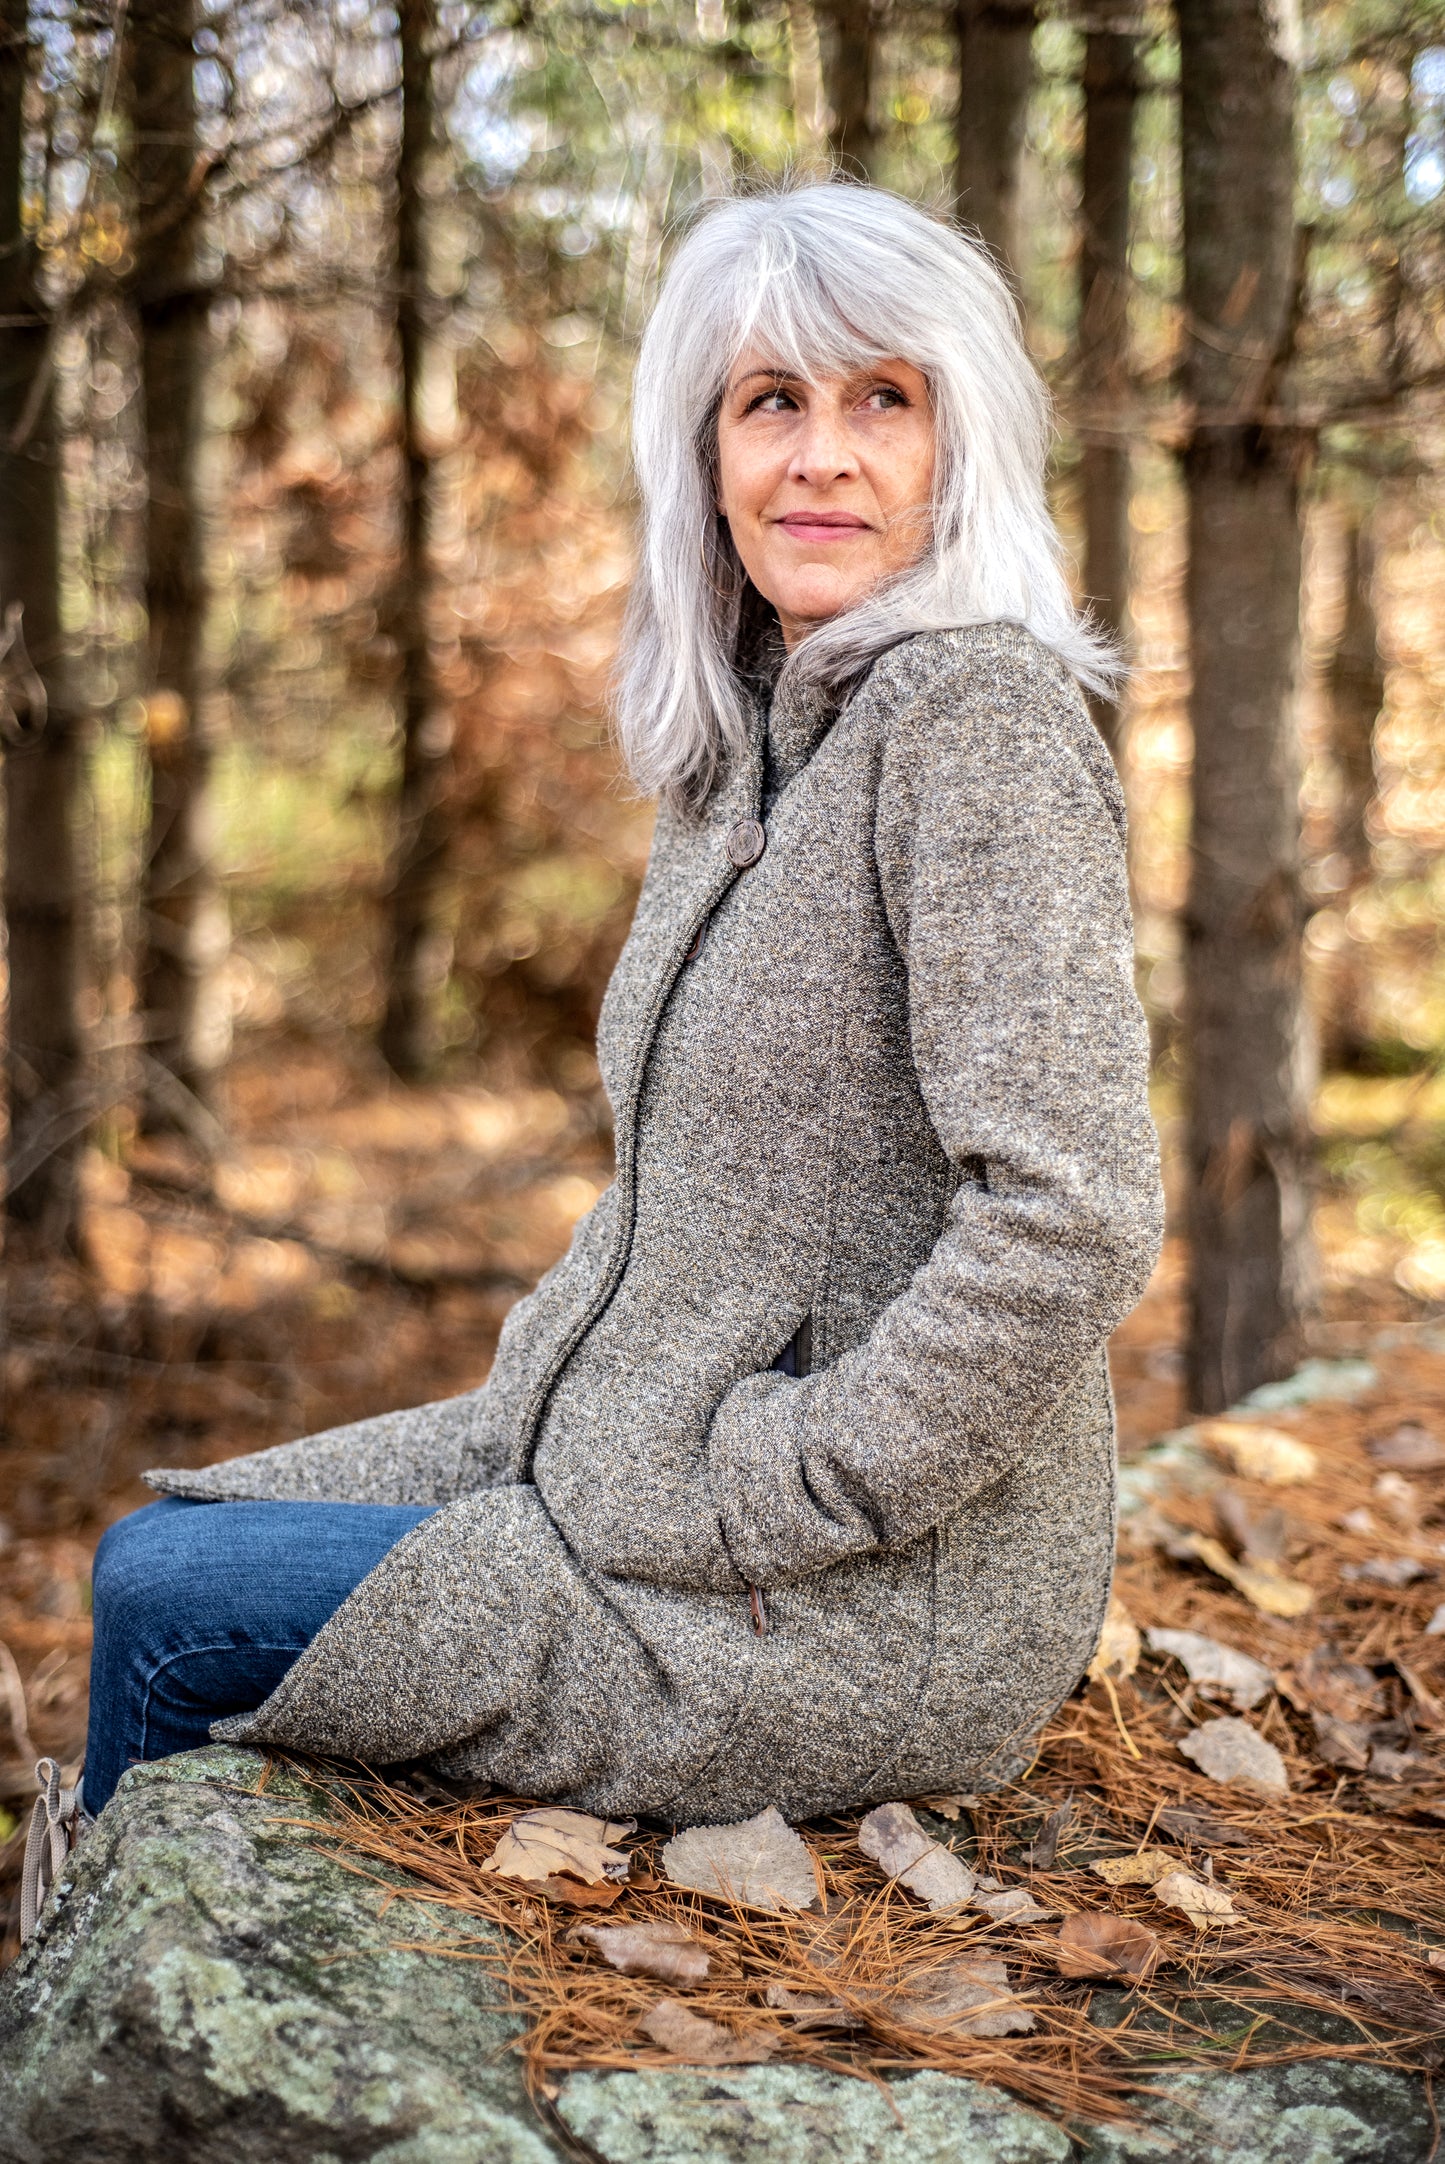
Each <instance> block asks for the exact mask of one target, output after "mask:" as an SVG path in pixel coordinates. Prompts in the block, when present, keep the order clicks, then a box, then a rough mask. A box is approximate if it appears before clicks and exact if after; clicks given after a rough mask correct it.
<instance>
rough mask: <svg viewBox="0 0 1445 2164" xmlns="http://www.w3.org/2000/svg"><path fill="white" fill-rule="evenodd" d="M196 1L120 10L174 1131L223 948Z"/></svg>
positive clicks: (164, 1060) (148, 890) (158, 1026)
mask: <svg viewBox="0 0 1445 2164" xmlns="http://www.w3.org/2000/svg"><path fill="white" fill-rule="evenodd" d="M197 17H198V0H134V4H133V5H132V7H131V9H130V13H129V19H128V47H129V50H128V52H127V56H126V57H127V61H128V63H129V75H130V97H131V122H132V131H133V141H134V217H135V221H136V236H137V238H136V249H135V255H136V269H135V272H134V276H133V283H132V291H133V295H134V302H135V310H136V317H137V326H138V334H139V345H140V367H141V392H142V400H143V405H144V413H145V450H144V458H145V467H146V476H147V492H146V575H145V604H146V614H147V618H148V621H149V625H150V655H149V671H148V692H149V699H148V724H149V725H148V729H147V743H148V748H149V753H150V781H151V811H150V832H149V835H148V838H147V846H146V856H145V865H144V871H143V876H142V886H141V956H140V970H139V977H140V1002H141V1008H142V1011H143V1015H144V1022H145V1032H146V1045H147V1051H148V1053H149V1061H148V1065H147V1075H146V1080H145V1082H144V1083H143V1088H142V1110H141V1117H142V1123H143V1125H144V1126H145V1127H147V1128H148V1129H151V1130H156V1129H166V1128H172V1129H173V1128H177V1127H180V1128H187V1129H189V1128H190V1127H191V1126H192V1124H193V1123H192V1122H191V1121H190V1120H188V1118H187V1108H188V1099H197V1100H199V1102H200V1103H201V1105H202V1106H204V1107H206V1108H207V1109H209V1108H210V1106H211V1103H212V1099H213V1095H214V1089H215V1081H216V1076H217V1073H218V1071H219V1069H220V1068H221V1067H222V1066H223V1064H224V1062H225V1059H226V1055H227V1052H228V1051H229V1049H230V1027H229V1016H228V1013H227V1009H226V1004H225V992H224V986H223V983H222V980H221V964H222V963H223V962H224V960H225V956H226V949H227V944H228V926H227V916H226V904H225V899H224V896H223V894H222V891H221V887H220V882H219V880H218V878H217V874H216V862H215V841H214V836H213V831H212V827H213V813H212V806H211V800H210V785H211V768H212V759H213V730H212V722H211V717H210V714H209V712H208V702H207V697H206V691H207V686H206V683H205V641H206V614H207V603H208V600H209V591H208V583H207V578H206V548H205V522H204V516H203V511H202V502H201V495H202V490H201V477H200V466H201V459H202V456H203V445H204V433H205V410H204V400H205V384H206V369H207V360H208V352H207V347H208V327H207V311H208V303H207V297H206V295H205V294H204V293H203V292H201V291H200V289H199V287H198V285H197V282H196V262H195V231H196V216H197V209H198V206H199V191H198V188H197V186H196V160H197V156H198V151H199V145H198V142H197V135H196V102H195V82H194V68H195V62H194V54H193V49H192V43H191V40H192V38H193V36H194V34H195V30H196V27H197Z"/></svg>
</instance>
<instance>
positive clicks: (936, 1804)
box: [918, 1796, 983, 1819]
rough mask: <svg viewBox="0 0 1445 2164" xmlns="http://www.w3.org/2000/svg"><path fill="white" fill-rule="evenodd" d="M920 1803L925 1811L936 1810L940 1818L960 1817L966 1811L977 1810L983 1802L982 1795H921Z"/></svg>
mask: <svg viewBox="0 0 1445 2164" xmlns="http://www.w3.org/2000/svg"><path fill="white" fill-rule="evenodd" d="M918 1801H919V1804H920V1805H921V1806H922V1808H923V1809H924V1810H925V1811H936V1812H937V1814H938V1816H939V1817H940V1818H950V1819H951V1818H958V1817H959V1816H960V1815H961V1814H962V1813H963V1812H964V1811H976V1810H977V1809H978V1807H979V1805H980V1803H982V1801H983V1798H982V1797H981V1796H920V1797H919V1799H918Z"/></svg>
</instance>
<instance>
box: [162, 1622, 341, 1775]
mask: <svg viewBox="0 0 1445 2164" xmlns="http://www.w3.org/2000/svg"><path fill="white" fill-rule="evenodd" d="M310 1643H311V1640H310V1639H309V1638H307V1639H304V1640H303V1641H302V1643H301V1644H300V1645H299V1646H295V1647H292V1646H290V1645H279V1646H275V1645H271V1644H269V1643H266V1642H264V1641H262V1640H260V1639H254V1638H253V1639H251V1640H249V1641H248V1646H247V1650H248V1651H250V1652H253V1653H291V1652H293V1651H294V1653H295V1654H296V1657H297V1659H298V1660H299V1659H300V1657H301V1655H302V1654H303V1653H304V1652H305V1651H306V1648H307V1646H308V1645H310ZM239 1651H240V1648H239V1647H238V1646H237V1645H236V1643H235V1641H234V1639H230V1638H222V1639H220V1640H218V1641H217V1643H216V1644H215V1645H201V1646H185V1647H183V1648H182V1650H181V1651H180V1652H179V1653H168V1654H167V1655H166V1657H165V1659H164V1660H163V1661H157V1662H156V1663H155V1666H154V1667H153V1668H152V1669H151V1671H150V1673H149V1674H148V1675H147V1677H146V1687H145V1697H144V1698H143V1699H142V1700H141V1716H140V1744H141V1751H140V1756H141V1762H142V1763H144V1762H145V1760H146V1754H147V1746H148V1744H149V1742H150V1721H151V1694H152V1692H153V1691H154V1689H155V1686H156V1678H157V1677H158V1676H161V1675H164V1673H165V1671H166V1670H167V1669H168V1668H174V1667H175V1665H176V1663H177V1661H186V1660H189V1659H190V1658H191V1656H192V1654H194V1653H236V1652H239ZM266 1695H267V1697H269V1696H270V1692H269V1691H268V1692H267V1694H266ZM217 1718H218V1719H219V1718H220V1716H219V1715H218V1716H217Z"/></svg>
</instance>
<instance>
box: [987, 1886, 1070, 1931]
mask: <svg viewBox="0 0 1445 2164" xmlns="http://www.w3.org/2000/svg"><path fill="white" fill-rule="evenodd" d="M970 1906H971V1907H973V1908H976V1909H982V1911H983V1913H984V1915H985V1916H991V1917H992V1918H993V1920H994V1922H995V1923H996V1924H1026V1923H1030V1922H1032V1920H1033V1918H1034V1917H1035V1916H1053V1915H1054V1914H1056V1913H1057V1912H1056V1911H1055V1910H1053V1909H1046V1908H1043V1907H1041V1906H1040V1904H1039V1903H1038V1902H1037V1901H1035V1899H1034V1897H1033V1895H1032V1894H1031V1893H1029V1892H1028V1891H1027V1889H1026V1888H1025V1887H1023V1886H1006V1887H1005V1888H1004V1889H1003V1891H1002V1893H995V1894H975V1895H974V1897H973V1900H972V1902H971V1904H970Z"/></svg>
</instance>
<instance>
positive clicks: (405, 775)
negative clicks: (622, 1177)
mask: <svg viewBox="0 0 1445 2164" xmlns="http://www.w3.org/2000/svg"><path fill="white" fill-rule="evenodd" d="M436 32H437V9H436V0H402V6H401V69H402V121H401V149H400V153H399V155H398V160H397V180H396V186H397V244H396V278H397V298H396V335H397V347H398V352H399V356H400V366H401V418H402V452H403V457H402V505H401V511H402V521H401V522H402V537H401V553H400V558H399V561H398V566H397V581H396V588H395V594H394V600H393V611H392V614H393V628H394V636H395V639H396V644H397V650H398V654H399V657H400V663H401V707H402V716H401V720H402V763H401V778H400V785H399V789H398V796H397V814H396V816H397V833H396V846H395V853H394V858H393V868H392V875H391V882H390V888H389V891H388V896H387V903H388V912H389V926H388V929H389V935H390V936H389V951H388V962H387V981H386V1012H385V1016H384V1018H383V1021H382V1026H381V1034H380V1039H379V1042H380V1048H381V1052H382V1056H383V1058H384V1059H385V1060H386V1062H387V1064H388V1066H390V1067H391V1069H392V1071H393V1072H394V1073H395V1074H398V1075H401V1076H404V1077H414V1076H417V1075H420V1074H423V1073H425V1071H426V1069H427V1067H428V1066H429V1064H430V1062H431V1058H432V1055H433V1051H434V1045H435V1031H436V1006H437V998H438V994H439V992H440V989H441V984H442V980H443V979H444V976H445V962H444V959H442V958H443V957H444V956H445V954H446V952H447V946H446V942H445V935H444V934H443V932H442V930H441V927H440V924H439V909H440V904H441V900H442V893H443V884H444V880H445V877H446V868H447V863H446V860H447V818H446V805H445V798H446V788H447V782H448V779H449V776H450V772H451V765H452V737H453V722H452V716H451V714H450V712H449V710H448V708H447V706H446V704H445V701H444V699H443V697H442V692H441V687H440V685H439V684H438V682H437V676H436V670H435V667H434V664H433V659H432V645H431V632H430V624H429V622H428V616H429V609H428V598H429V592H430V585H431V567H432V547H431V527H432V510H433V488H434V481H433V474H432V458H431V452H430V444H429V439H428V434H427V428H426V421H425V416H424V413H423V410H422V408H423V394H424V387H425V370H426V349H427V334H428V313H429V311H428V308H427V247H426V185H427V170H428V167H429V165H430V163H431V160H432V157H433V155H434V153H435V147H436V115H435V103H434V84H433V73H432V59H433V53H434V50H435V45H436Z"/></svg>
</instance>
